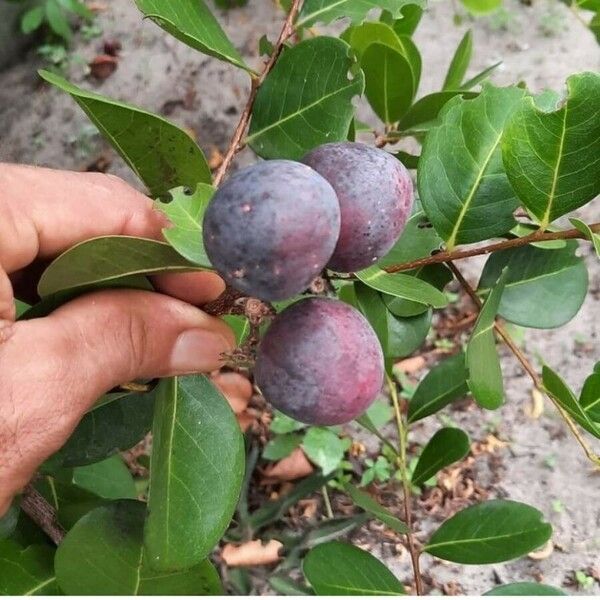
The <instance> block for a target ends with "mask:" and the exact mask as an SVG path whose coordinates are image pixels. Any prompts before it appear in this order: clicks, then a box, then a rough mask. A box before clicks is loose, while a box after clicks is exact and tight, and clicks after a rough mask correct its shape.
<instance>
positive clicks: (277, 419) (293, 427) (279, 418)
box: [270, 410, 306, 434]
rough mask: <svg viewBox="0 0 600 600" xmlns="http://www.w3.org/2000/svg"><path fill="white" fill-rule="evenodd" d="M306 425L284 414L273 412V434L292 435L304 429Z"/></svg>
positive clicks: (271, 427)
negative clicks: (293, 432)
mask: <svg viewBox="0 0 600 600" xmlns="http://www.w3.org/2000/svg"><path fill="white" fill-rule="evenodd" d="M305 427H306V425H305V424H304V423H300V421H296V419H292V417H288V416H287V415H284V414H283V413H282V412H279V411H278V410H275V411H274V412H273V420H272V421H271V426H270V429H271V431H272V432H273V433H278V434H282V433H291V432H292V431H298V430H300V429H304V428H305Z"/></svg>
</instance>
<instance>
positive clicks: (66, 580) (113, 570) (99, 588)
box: [55, 500, 223, 596]
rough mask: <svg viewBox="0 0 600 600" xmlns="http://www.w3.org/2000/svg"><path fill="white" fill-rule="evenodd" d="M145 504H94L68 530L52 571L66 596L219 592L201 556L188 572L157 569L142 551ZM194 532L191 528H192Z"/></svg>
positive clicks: (216, 579)
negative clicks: (94, 507) (54, 568)
mask: <svg viewBox="0 0 600 600" xmlns="http://www.w3.org/2000/svg"><path fill="white" fill-rule="evenodd" d="M145 513H146V508H145V505H144V504H143V503H141V502H136V501H134V500H121V501H118V502H114V503H112V504H110V505H109V506H104V507H100V508H97V509H95V510H93V511H92V512H90V513H89V514H87V515H86V516H85V517H83V518H82V519H81V520H79V521H78V522H77V524H76V525H75V526H74V527H73V529H71V531H69V533H68V534H67V535H66V537H65V539H64V540H63V542H62V544H61V545H60V546H59V548H58V550H57V552H56V560H55V567H56V576H57V579H58V583H59V585H60V587H61V589H62V590H63V592H65V594H67V595H76V596H78V595H102V596H112V595H115V596H131V595H134V596H137V595H139V596H145V595H163V594H164V595H169V596H171V595H195V594H198V595H219V594H222V593H223V591H222V588H221V583H220V581H219V577H218V575H217V572H216V570H215V568H214V567H213V566H212V565H211V564H210V562H209V561H207V560H205V561H204V562H201V563H199V564H197V565H195V566H193V567H192V568H191V569H189V570H186V571H175V572H172V573H168V574H165V573H160V574H159V573H155V572H153V571H152V570H151V569H150V568H149V567H148V565H147V555H146V554H145V553H144V552H143V550H142V548H143V544H142V538H143V529H144V516H145ZM190 535H193V532H190Z"/></svg>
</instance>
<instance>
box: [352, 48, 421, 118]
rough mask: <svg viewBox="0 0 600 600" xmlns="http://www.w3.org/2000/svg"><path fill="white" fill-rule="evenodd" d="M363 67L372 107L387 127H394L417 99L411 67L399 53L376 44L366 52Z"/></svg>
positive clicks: (366, 93)
mask: <svg viewBox="0 0 600 600" xmlns="http://www.w3.org/2000/svg"><path fill="white" fill-rule="evenodd" d="M360 66H361V68H362V70H363V72H364V74H365V95H366V96H367V99H368V100H369V104H370V105H371V107H372V108H373V110H374V111H375V113H376V114H377V116H378V117H379V118H380V119H381V120H382V121H383V122H384V123H387V124H388V125H389V124H392V123H395V122H396V121H398V120H399V119H400V117H402V115H404V114H405V113H406V111H407V110H408V109H409V107H410V105H411V104H412V101H413V98H414V96H415V88H414V85H413V74H412V69H411V67H410V63H409V62H408V60H407V59H406V58H405V57H404V56H403V55H402V53H400V52H398V50H395V49H394V48H391V47H390V46H387V45H386V44H380V43H375V44H371V45H370V46H368V48H367V49H366V50H365V52H364V54H363V56H362V58H361V61H360Z"/></svg>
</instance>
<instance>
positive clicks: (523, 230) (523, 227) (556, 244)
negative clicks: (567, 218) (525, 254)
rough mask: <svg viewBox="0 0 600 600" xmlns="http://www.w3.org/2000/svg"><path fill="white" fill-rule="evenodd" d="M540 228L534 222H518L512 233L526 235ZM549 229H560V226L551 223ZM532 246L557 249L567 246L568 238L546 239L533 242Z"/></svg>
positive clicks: (519, 235) (518, 235) (517, 235)
mask: <svg viewBox="0 0 600 600" xmlns="http://www.w3.org/2000/svg"><path fill="white" fill-rule="evenodd" d="M539 230H540V228H539V226H538V225H534V224H533V223H517V224H516V225H515V226H514V227H513V228H512V229H511V230H510V234H511V235H514V236H515V237H524V236H526V235H531V234H532V233H535V232H537V231H539ZM547 231H559V228H558V227H554V226H552V225H550V226H549V227H548V229H547ZM530 246H534V247H535V248H542V249H545V250H557V249H559V248H566V247H567V240H544V241H542V242H531V243H530Z"/></svg>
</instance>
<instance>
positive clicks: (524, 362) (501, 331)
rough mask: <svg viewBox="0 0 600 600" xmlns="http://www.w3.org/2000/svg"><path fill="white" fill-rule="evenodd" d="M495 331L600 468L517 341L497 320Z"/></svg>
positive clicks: (598, 459)
mask: <svg viewBox="0 0 600 600" xmlns="http://www.w3.org/2000/svg"><path fill="white" fill-rule="evenodd" d="M447 265H448V268H449V269H450V270H451V271H452V273H454V276H455V277H456V279H457V280H458V282H459V283H460V285H461V286H462V287H463V289H464V290H465V292H467V294H468V295H469V296H470V297H471V300H473V302H474V303H475V306H477V308H478V309H481V306H482V302H481V299H480V298H479V296H478V295H477V293H476V292H475V290H474V289H473V288H472V287H471V285H470V284H469V282H468V281H467V280H466V279H465V277H464V275H463V274H462V273H461V272H460V270H459V269H458V267H457V266H456V265H455V264H454V263H453V262H452V261H449V262H448V263H447ZM494 329H495V330H496V333H497V334H498V335H499V336H500V337H501V338H502V340H503V341H504V343H505V344H506V345H507V346H508V348H509V350H510V351H511V352H512V353H513V354H514V356H515V358H516V359H517V360H518V361H519V362H520V363H521V366H522V367H523V370H524V371H525V372H526V373H527V374H528V375H529V377H531V380H532V382H533V385H534V386H535V387H536V388H537V389H538V390H539V391H540V392H541V393H542V394H544V395H545V396H546V397H547V398H549V399H550V401H551V402H552V404H554V406H555V407H556V410H558V412H559V413H560V416H561V417H562V418H563V420H564V421H565V423H566V424H567V426H568V427H569V429H570V430H571V433H572V434H573V436H574V437H575V439H576V440H577V442H579V445H580V446H581V447H582V448H583V451H584V453H585V455H586V456H587V458H588V459H589V460H590V461H592V462H593V463H594V464H595V465H596V466H597V467H598V466H600V456H598V455H597V454H596V453H595V452H594V451H593V450H592V449H591V448H590V447H589V445H588V443H587V442H586V441H585V439H584V438H583V436H582V435H581V432H580V431H579V430H578V429H577V425H576V424H575V422H574V421H573V419H572V418H571V417H570V416H569V414H568V413H567V412H566V411H565V409H564V408H563V407H562V406H561V405H560V404H559V403H558V402H557V401H556V399H555V398H554V397H553V396H552V394H550V393H548V390H547V389H546V388H545V387H544V383H543V381H542V378H541V377H540V376H539V374H538V372H537V371H536V370H535V367H534V366H533V365H532V364H531V362H530V361H529V359H528V358H527V356H525V354H524V353H523V351H522V350H521V349H520V348H519V347H518V346H517V344H516V343H515V341H514V340H513V339H512V337H511V336H510V334H509V333H508V331H506V329H505V328H504V327H503V326H502V325H501V324H500V323H499V322H498V321H497V320H496V321H494Z"/></svg>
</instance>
